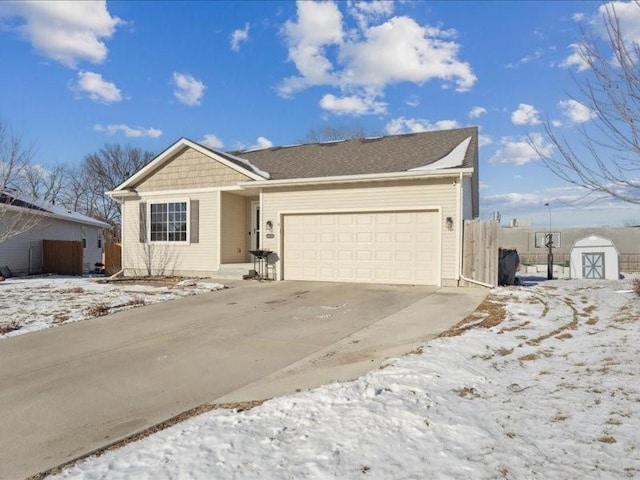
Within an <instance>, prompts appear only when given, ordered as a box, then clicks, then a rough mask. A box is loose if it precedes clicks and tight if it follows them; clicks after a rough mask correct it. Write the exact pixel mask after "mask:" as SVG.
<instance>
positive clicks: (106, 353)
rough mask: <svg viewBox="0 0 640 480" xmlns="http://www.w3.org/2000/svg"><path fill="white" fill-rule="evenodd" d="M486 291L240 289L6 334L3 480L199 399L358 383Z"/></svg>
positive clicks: (0, 399)
mask: <svg viewBox="0 0 640 480" xmlns="http://www.w3.org/2000/svg"><path fill="white" fill-rule="evenodd" d="M485 294H486V291H484V290H480V289H439V290H436V289H429V288H425V287H401V286H385V285H380V286H377V285H353V284H349V285H344V284H331V283H309V282H273V283H262V284H261V283H255V282H242V283H238V284H237V285H236V286H235V288H231V289H229V290H225V291H220V292H214V293H211V294H205V295H200V296H196V297H189V298H184V299H180V300H175V301H172V302H167V303H163V304H157V305H152V306H148V307H144V308H139V309H135V310H130V311H127V312H120V313H118V314H115V315H111V316H109V317H103V318H99V319H94V320H91V321H85V322H79V323H76V324H70V325H65V326H62V327H58V328H52V329H49V330H43V331H39V332H34V333H30V334H26V335H22V336H18V337H13V338H9V339H5V340H2V341H0V405H1V406H2V408H1V409H0V432H2V435H0V479H15V478H18V479H19V478H25V477H27V476H29V475H33V474H35V473H38V472H41V471H44V470H46V469H48V468H51V467H53V466H56V465H58V464H60V463H63V462H66V461H68V460H71V459H73V458H76V457H77V456H79V455H82V454H84V453H86V452H89V451H92V450H94V449H96V448H99V447H101V446H103V445H105V444H109V443H111V442H113V441H115V440H118V439H120V438H124V437H126V436H128V435H131V434H133V433H135V432H137V431H140V430H143V429H145V428H147V427H149V426H151V425H154V424H156V423H158V422H160V421H162V420H165V419H167V418H169V417H172V416H174V415H176V414H178V413H180V412H183V411H185V410H188V409H190V408H192V407H194V406H197V405H200V404H203V403H207V402H211V401H219V402H228V401H237V400H247V399H262V398H268V397H271V396H273V395H276V394H281V393H287V392H291V391H295V390H296V389H298V388H307V387H312V386H318V385H321V384H324V383H326V382H328V381H332V380H339V379H349V378H355V377H357V376H359V375H360V374H362V373H365V372H366V371H369V370H371V369H373V368H376V367H377V366H378V365H379V364H380V363H381V362H382V361H383V360H384V358H386V357H389V356H397V355H401V354H403V353H406V352H408V351H410V350H411V349H412V348H414V347H415V346H416V345H418V344H420V343H421V342H423V341H424V340H427V339H429V338H431V337H432V336H433V335H434V334H435V333H436V332H439V331H441V330H443V329H445V328H447V327H448V326H450V325H452V324H455V323H456V322H458V321H459V320H460V319H461V318H462V317H463V316H464V315H466V314H467V313H469V312H470V311H472V310H474V309H475V307H476V306H477V304H478V303H479V302H480V301H481V300H482V298H484V295H485Z"/></svg>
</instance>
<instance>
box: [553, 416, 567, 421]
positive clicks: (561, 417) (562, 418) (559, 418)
mask: <svg viewBox="0 0 640 480" xmlns="http://www.w3.org/2000/svg"><path fill="white" fill-rule="evenodd" d="M567 418H569V417H568V416H566V415H556V416H555V417H553V418H552V419H551V421H552V422H564V421H565V420H566V419H567Z"/></svg>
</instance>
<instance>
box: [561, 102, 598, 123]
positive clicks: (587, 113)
mask: <svg viewBox="0 0 640 480" xmlns="http://www.w3.org/2000/svg"><path fill="white" fill-rule="evenodd" d="M558 107H560V109H561V110H562V114H563V115H564V116H565V117H567V118H568V119H569V121H570V122H571V123H584V122H588V121H589V120H593V119H594V118H596V117H597V115H596V112H594V111H593V110H591V109H590V108H589V107H587V106H586V105H584V104H582V103H580V102H578V101H577V100H573V99H570V100H561V101H560V102H558Z"/></svg>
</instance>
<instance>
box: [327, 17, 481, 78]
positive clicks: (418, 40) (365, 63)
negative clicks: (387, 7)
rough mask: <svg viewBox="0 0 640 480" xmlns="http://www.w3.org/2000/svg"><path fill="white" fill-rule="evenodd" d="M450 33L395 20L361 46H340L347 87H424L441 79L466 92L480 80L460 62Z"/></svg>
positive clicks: (406, 19)
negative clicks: (404, 83) (427, 83)
mask: <svg viewBox="0 0 640 480" xmlns="http://www.w3.org/2000/svg"><path fill="white" fill-rule="evenodd" d="M449 36H450V33H449V31H443V30H441V29H439V28H436V27H428V26H427V27H423V26H421V25H419V24H418V23H416V21H415V20H413V19H412V18H409V17H393V18H391V19H390V20H388V21H386V22H385V23H383V24H382V25H377V26H373V27H370V28H368V29H367V30H366V31H365V32H364V40H363V41H361V42H358V41H355V42H348V43H345V44H344V45H342V46H341V48H340V53H339V59H340V61H341V63H342V64H344V65H345V69H344V70H343V72H342V75H341V81H342V83H343V84H346V85H365V86H372V87H378V88H381V87H384V86H386V85H389V84H394V83H400V82H413V83H417V84H422V83H424V82H427V81H429V80H434V79H440V80H444V81H445V82H453V83H455V85H456V90H458V91H467V90H469V89H471V87H473V85H474V84H475V82H476V80H477V78H476V76H475V75H474V74H473V72H472V70H471V67H470V65H469V64H468V63H465V62H461V61H460V60H458V59H457V56H458V50H459V49H460V45H459V44H457V43H456V42H454V41H450V40H447V39H446V38H448V37H449Z"/></svg>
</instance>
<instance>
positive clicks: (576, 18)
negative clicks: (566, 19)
mask: <svg viewBox="0 0 640 480" xmlns="http://www.w3.org/2000/svg"><path fill="white" fill-rule="evenodd" d="M584 17H585V15H584V13H581V12H577V13H574V14H573V15H572V16H571V19H572V20H573V21H574V22H576V23H579V22H582V21H583V20H584Z"/></svg>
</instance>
